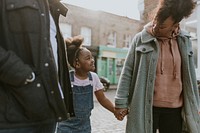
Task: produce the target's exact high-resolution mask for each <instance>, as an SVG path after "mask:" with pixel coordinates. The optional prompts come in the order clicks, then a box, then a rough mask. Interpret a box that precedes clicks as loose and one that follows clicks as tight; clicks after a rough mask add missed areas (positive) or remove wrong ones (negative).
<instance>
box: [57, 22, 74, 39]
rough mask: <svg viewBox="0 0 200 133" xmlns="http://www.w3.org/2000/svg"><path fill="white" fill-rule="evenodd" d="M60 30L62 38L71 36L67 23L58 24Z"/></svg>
mask: <svg viewBox="0 0 200 133" xmlns="http://www.w3.org/2000/svg"><path fill="white" fill-rule="evenodd" d="M60 30H61V32H62V34H63V37H64V38H68V37H71V36H72V26H71V25H70V24H68V23H60Z"/></svg>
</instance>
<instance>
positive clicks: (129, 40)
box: [124, 34, 132, 48]
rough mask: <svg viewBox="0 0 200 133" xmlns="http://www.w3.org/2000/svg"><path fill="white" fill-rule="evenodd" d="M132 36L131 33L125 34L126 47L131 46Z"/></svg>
mask: <svg viewBox="0 0 200 133" xmlns="http://www.w3.org/2000/svg"><path fill="white" fill-rule="evenodd" d="M131 41H132V37H131V35H127V34H125V35H124V48H129V47H130V45H131Z"/></svg>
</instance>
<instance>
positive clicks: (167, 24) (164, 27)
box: [153, 17, 179, 37]
mask: <svg viewBox="0 0 200 133" xmlns="http://www.w3.org/2000/svg"><path fill="white" fill-rule="evenodd" d="M178 27H179V23H174V20H173V19H172V17H168V18H167V19H166V20H165V21H164V22H163V23H161V24H157V23H155V24H154V27H153V29H154V33H155V34H156V35H157V36H161V37H162V36H165V37H171V36H172V34H173V32H174V31H175V29H177V28H178Z"/></svg>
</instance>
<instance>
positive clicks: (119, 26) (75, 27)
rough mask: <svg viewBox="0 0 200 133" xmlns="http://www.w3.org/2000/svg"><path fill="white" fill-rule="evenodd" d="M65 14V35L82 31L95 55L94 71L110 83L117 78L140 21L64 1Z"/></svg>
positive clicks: (63, 27)
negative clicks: (66, 11) (66, 9)
mask: <svg viewBox="0 0 200 133" xmlns="http://www.w3.org/2000/svg"><path fill="white" fill-rule="evenodd" d="M66 6H67V8H68V9H69V10H68V13H67V16H66V17H61V18H60V28H61V31H62V33H63V35H64V37H71V36H75V35H79V34H81V35H82V36H83V37H84V45H85V46H86V47H87V48H88V49H90V50H91V51H92V53H93V56H94V57H95V61H96V68H97V69H96V72H97V73H98V75H99V76H104V77H107V78H108V79H109V80H110V81H111V83H112V84H116V83H117V82H118V78H119V75H120V73H121V69H122V66H123V62H124V59H125V57H126V54H127V52H128V47H129V46H130V43H131V41H132V38H133V37H134V35H135V34H136V33H137V32H138V31H139V30H141V26H142V23H141V22H140V21H138V20H134V19H130V18H128V17H124V16H118V15H115V14H111V13H107V12H103V11H93V10H89V9H85V8H82V7H78V6H74V5H69V4H66Z"/></svg>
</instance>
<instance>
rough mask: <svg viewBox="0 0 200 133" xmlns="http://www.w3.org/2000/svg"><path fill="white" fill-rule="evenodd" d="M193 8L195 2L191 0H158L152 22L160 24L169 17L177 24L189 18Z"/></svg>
mask: <svg viewBox="0 0 200 133" xmlns="http://www.w3.org/2000/svg"><path fill="white" fill-rule="evenodd" d="M195 6H196V2H194V1H193V0H160V3H159V6H158V7H157V12H156V15H155V17H154V21H156V22H157V23H159V24H161V23H163V22H164V21H165V20H166V19H167V18H168V17H169V16H171V17H172V19H173V20H174V22H175V23H178V22H180V21H181V20H182V19H183V18H187V17H189V16H190V15H191V14H192V11H193V9H194V8H195Z"/></svg>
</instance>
